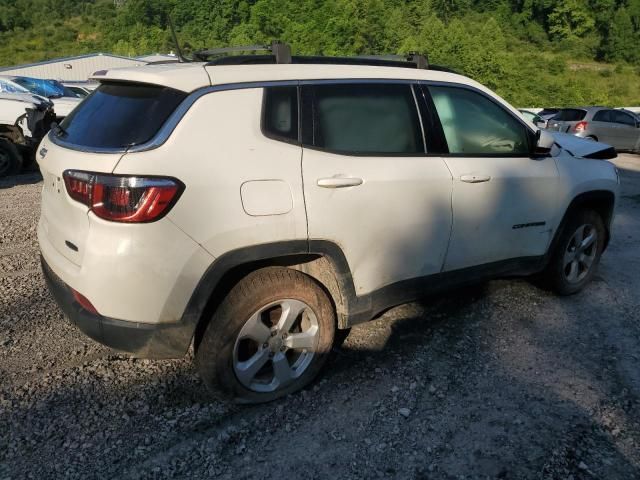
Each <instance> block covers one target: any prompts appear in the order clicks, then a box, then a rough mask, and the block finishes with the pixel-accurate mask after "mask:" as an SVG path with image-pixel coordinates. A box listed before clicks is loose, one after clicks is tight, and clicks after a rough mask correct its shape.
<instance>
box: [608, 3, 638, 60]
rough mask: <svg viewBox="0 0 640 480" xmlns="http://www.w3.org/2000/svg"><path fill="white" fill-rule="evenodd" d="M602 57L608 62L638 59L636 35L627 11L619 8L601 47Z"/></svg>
mask: <svg viewBox="0 0 640 480" xmlns="http://www.w3.org/2000/svg"><path fill="white" fill-rule="evenodd" d="M603 56H604V58H605V59H606V60H610V61H619V60H626V61H635V60H638V59H639V53H638V35H637V33H636V32H634V29H633V23H632V22H631V16H630V15H629V13H628V12H627V10H626V9H625V8H624V7H622V8H619V9H618V10H617V11H616V13H615V15H614V16H613V22H612V25H611V28H610V30H609V33H608V35H607V38H606V40H605V43H604V46H603Z"/></svg>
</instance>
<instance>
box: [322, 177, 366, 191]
mask: <svg viewBox="0 0 640 480" xmlns="http://www.w3.org/2000/svg"><path fill="white" fill-rule="evenodd" d="M358 185H362V179H361V178H356V177H329V178H319V179H318V186H319V187H322V188H346V187H357V186H358Z"/></svg>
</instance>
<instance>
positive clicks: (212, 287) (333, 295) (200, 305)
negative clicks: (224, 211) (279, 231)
mask: <svg viewBox="0 0 640 480" xmlns="http://www.w3.org/2000/svg"><path fill="white" fill-rule="evenodd" d="M313 243H314V242H312V244H313ZM320 243H321V244H322V245H325V243H330V242H320ZM315 245H316V248H314V249H312V250H314V251H311V250H310V248H309V242H307V241H305V240H293V241H288V242H277V243H271V244H263V245H256V246H251V247H246V248H241V249H238V250H233V251H231V252H228V253H226V254H224V255H222V256H221V257H219V258H217V259H216V260H215V261H214V262H213V263H212V264H211V265H210V266H209V268H208V269H207V271H206V272H205V274H204V276H203V278H202V279H201V280H200V282H199V284H198V286H197V287H196V289H195V291H194V293H193V294H192V296H191V299H190V300H189V303H188V304H187V308H186V310H185V313H184V315H183V322H184V323H185V324H187V325H188V326H189V328H190V329H191V330H192V331H193V341H194V346H196V347H197V345H198V343H199V341H200V339H201V338H202V333H203V332H204V329H205V328H206V325H207V322H208V320H209V319H210V318H211V316H212V315H213V313H214V312H215V310H216V308H217V307H218V306H219V305H220V303H221V302H222V300H223V299H224V298H225V296H226V295H227V294H228V293H229V292H230V291H231V289H232V288H233V287H234V286H235V285H236V284H237V283H238V282H239V281H240V280H241V279H242V278H244V277H245V276H247V275H248V274H249V273H251V272H254V271H256V270H259V269H261V268H266V267H274V266H280V267H287V268H292V269H295V270H298V271H300V272H302V273H305V274H306V275H309V276H310V277H311V278H313V279H314V280H316V282H318V284H319V285H320V286H321V288H322V289H323V290H324V291H325V292H326V293H327V295H328V296H329V298H330V300H331V302H332V304H333V307H334V309H335V311H336V317H337V325H336V326H337V328H338V329H344V328H348V326H349V325H348V320H347V318H348V312H349V299H348V296H347V293H346V290H348V291H353V284H352V283H351V286H350V288H349V287H348V286H345V284H346V282H350V281H351V275H350V273H348V274H345V273H344V271H345V268H346V270H347V271H348V266H346V260H344V254H342V251H341V249H340V248H339V247H338V246H337V245H335V244H331V246H328V247H327V246H326V245H325V246H324V248H318V244H317V243H316V244H315ZM345 266H346V267H345Z"/></svg>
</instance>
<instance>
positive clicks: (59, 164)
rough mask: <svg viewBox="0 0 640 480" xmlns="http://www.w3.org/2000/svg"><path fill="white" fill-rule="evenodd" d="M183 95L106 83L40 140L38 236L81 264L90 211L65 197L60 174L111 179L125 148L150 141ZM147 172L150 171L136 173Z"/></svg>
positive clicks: (165, 89) (137, 85)
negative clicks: (81, 173) (41, 190)
mask: <svg viewBox="0 0 640 480" xmlns="http://www.w3.org/2000/svg"><path fill="white" fill-rule="evenodd" d="M186 96H187V93H185V92H182V91H178V90H175V89H172V88H169V87H164V86H156V85H149V84H141V83H132V82H105V83H103V84H102V85H101V86H100V87H98V89H97V90H96V91H95V92H94V93H93V94H92V95H91V96H89V97H87V99H86V100H85V101H84V102H82V103H81V104H80V105H79V106H78V107H77V108H76V109H74V110H73V112H72V113H71V114H70V115H69V116H68V117H67V118H66V119H65V120H64V122H62V124H61V128H59V129H57V130H55V131H52V132H50V133H49V135H48V136H47V137H46V138H45V139H44V140H43V142H42V143H41V145H40V148H39V150H38V153H37V156H36V158H37V159H38V163H39V165H40V170H41V172H42V176H43V179H44V188H43V192H42V211H41V232H42V234H43V235H45V236H46V239H47V240H48V241H49V242H50V243H51V245H52V246H53V248H55V250H57V251H58V252H59V253H60V254H61V255H63V256H64V257H66V258H67V259H68V260H69V261H71V262H73V263H74V264H76V265H78V266H79V265H82V258H83V255H84V250H85V244H86V241H87V237H88V232H89V226H90V218H89V207H88V206H87V205H85V204H83V203H80V202H78V201H76V200H73V199H72V198H71V197H70V196H69V194H68V193H67V189H66V186H65V181H64V172H65V171H67V170H76V171H82V172H89V173H98V174H110V173H112V172H113V170H114V169H115V167H116V165H117V164H118V162H119V160H120V159H121V158H122V156H123V155H124V154H125V153H126V151H127V150H128V149H130V148H131V147H134V146H138V145H144V144H145V143H147V142H148V141H150V140H151V139H152V138H153V137H154V136H155V135H156V133H157V132H158V131H159V130H160V128H161V127H162V126H163V125H164V124H165V122H166V121H167V119H168V118H169V117H170V116H171V114H172V113H173V112H174V111H175V109H176V108H177V106H178V105H179V104H180V103H181V102H182V101H183V100H184V99H185V98H186ZM140 173H145V174H147V173H150V172H140Z"/></svg>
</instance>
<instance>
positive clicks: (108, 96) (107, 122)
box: [61, 83, 187, 148]
mask: <svg viewBox="0 0 640 480" xmlns="http://www.w3.org/2000/svg"><path fill="white" fill-rule="evenodd" d="M186 96H187V94H186V93H184V92H180V91H178V90H174V89H172V88H167V87H160V86H155V85H143V84H122V83H105V84H102V85H100V87H98V88H97V89H96V90H95V91H94V92H93V93H92V94H91V95H90V96H88V97H87V98H86V99H85V100H84V101H83V102H82V103H81V104H80V105H78V107H77V108H75V109H74V110H73V111H72V112H71V114H70V115H69V116H68V117H67V118H65V119H64V121H63V122H62V125H61V126H62V128H63V131H64V132H63V133H62V134H61V135H62V138H63V140H65V141H66V142H69V143H72V144H75V145H81V146H85V147H91V148H125V147H130V146H133V145H139V144H142V143H145V142H147V141H149V140H151V138H152V137H153V136H154V135H155V134H156V133H157V132H158V130H159V129H160V127H161V126H162V125H163V124H164V122H165V121H166V120H167V118H169V115H171V113H173V111H174V110H175V109H176V107H177V106H178V105H179V104H180V102H182V100H184V99H185V98H186Z"/></svg>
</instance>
